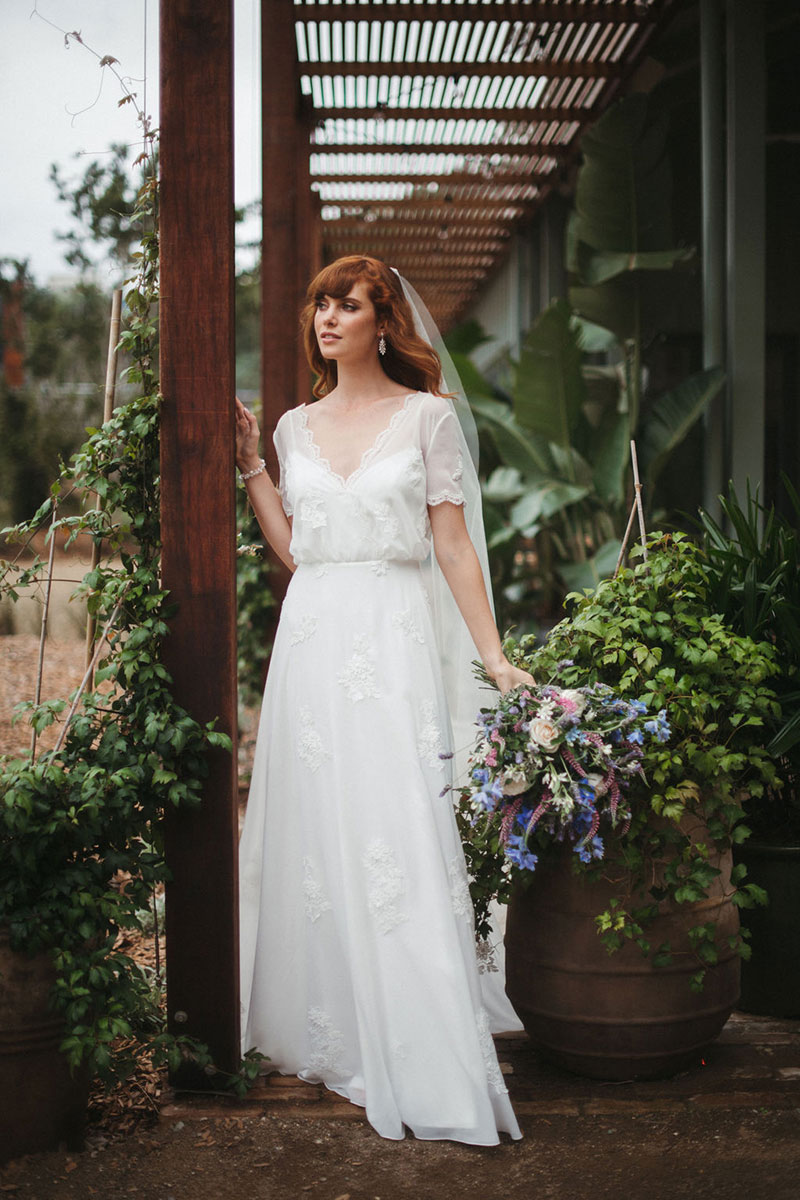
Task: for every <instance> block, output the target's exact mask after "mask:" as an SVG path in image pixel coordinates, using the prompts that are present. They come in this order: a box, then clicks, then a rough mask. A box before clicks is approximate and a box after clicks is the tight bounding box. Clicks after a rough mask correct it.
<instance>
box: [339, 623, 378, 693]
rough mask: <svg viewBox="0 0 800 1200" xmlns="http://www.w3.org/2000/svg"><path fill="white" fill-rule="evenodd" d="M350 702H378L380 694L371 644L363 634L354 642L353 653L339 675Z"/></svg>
mask: <svg viewBox="0 0 800 1200" xmlns="http://www.w3.org/2000/svg"><path fill="white" fill-rule="evenodd" d="M338 679H339V683H340V684H341V685H342V687H343V688H344V690H345V692H346V693H347V698H348V700H352V702H353V704H358V702H359V701H360V700H377V699H379V697H380V692H379V691H378V688H377V686H376V683H375V664H374V663H373V661H372V658H371V656H370V648H369V643H368V642H367V639H366V637H365V636H364V635H363V634H361V635H359V637H357V638H356V639H355V641H354V642H353V653H352V654H351V655H350V658H349V659H348V660H347V662H346V663H345V665H344V667H343V668H342V670H341V671H340V672H339V675H338Z"/></svg>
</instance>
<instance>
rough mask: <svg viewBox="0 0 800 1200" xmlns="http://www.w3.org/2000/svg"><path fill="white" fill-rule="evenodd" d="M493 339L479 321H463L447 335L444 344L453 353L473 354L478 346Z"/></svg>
mask: <svg viewBox="0 0 800 1200" xmlns="http://www.w3.org/2000/svg"><path fill="white" fill-rule="evenodd" d="M491 340H492V339H491V337H490V336H489V334H488V333H485V332H484V329H483V326H482V325H481V324H480V322H479V321H462V323H461V324H460V325H456V326H455V328H454V329H451V330H450V331H449V332H448V333H447V334H446V335H445V338H444V344H445V346H446V347H447V349H448V350H449V351H450V354H451V355H456V354H471V353H472V351H473V350H476V349H477V348H478V346H482V345H483V344H484V342H490V341H491Z"/></svg>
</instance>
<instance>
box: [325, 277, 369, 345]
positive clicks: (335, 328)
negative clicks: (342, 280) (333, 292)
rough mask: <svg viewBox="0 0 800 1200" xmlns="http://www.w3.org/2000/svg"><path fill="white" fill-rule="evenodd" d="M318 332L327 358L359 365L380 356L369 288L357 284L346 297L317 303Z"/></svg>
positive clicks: (362, 281) (360, 282) (327, 297)
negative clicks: (366, 359)
mask: <svg viewBox="0 0 800 1200" xmlns="http://www.w3.org/2000/svg"><path fill="white" fill-rule="evenodd" d="M314 332H315V333H316V335H317V342H318V344H319V348H320V351H321V353H322V356H323V358H332V359H336V361H337V362H340V361H343V360H348V361H352V362H357V361H358V360H359V359H362V358H368V357H369V358H374V357H375V355H376V354H377V352H378V323H377V317H376V314H375V305H374V304H373V303H372V300H371V299H370V296H369V285H368V284H367V283H366V282H365V281H364V280H361V281H359V282H358V283H354V284H353V286H352V287H351V288H350V291H349V292H348V293H347V295H346V296H344V297H342V298H339V299H337V298H336V297H334V296H323V297H322V299H320V300H318V301H317V311H316V313H315V314H314Z"/></svg>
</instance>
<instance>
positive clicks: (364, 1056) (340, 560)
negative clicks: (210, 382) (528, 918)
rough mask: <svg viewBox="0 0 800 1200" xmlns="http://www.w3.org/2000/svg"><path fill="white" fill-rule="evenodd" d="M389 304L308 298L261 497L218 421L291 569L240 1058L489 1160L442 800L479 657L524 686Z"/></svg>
mask: <svg viewBox="0 0 800 1200" xmlns="http://www.w3.org/2000/svg"><path fill="white" fill-rule="evenodd" d="M406 288H407V285H405V283H404V281H402V280H401V279H400V277H399V276H398V275H397V274H396V273H395V272H393V271H392V270H390V269H389V268H388V267H387V266H386V265H385V264H384V263H382V262H379V261H378V260H377V259H374V258H368V257H362V256H351V257H348V258H343V259H339V260H338V261H337V262H334V263H333V264H332V265H330V266H328V267H326V268H325V269H324V270H323V271H321V272H320V274H319V275H318V276H317V277H316V279H314V280H313V282H312V283H311V285H310V287H309V290H308V303H307V306H306V308H305V310H304V313H303V332H304V338H305V345H306V351H307V355H308V358H309V362H310V364H311V366H312V368H313V370H314V371H315V372H316V373H317V375H318V379H317V382H316V385H315V387H314V394H315V396H316V397H317V400H316V402H315V403H313V404H310V405H305V404H304V405H301V406H299V407H298V408H294V409H290V410H289V411H288V412H286V413H284V415H283V416H282V417H281V419H280V421H279V422H278V426H277V428H276V430H275V437H274V441H275V447H276V450H277V454H278V461H279V464H280V479H279V481H278V484H277V487H276V486H275V485H274V484H273V482H272V481H271V480H270V478H269V477H268V475H267V474H266V470H265V465H264V462H263V460H262V459H260V458H259V457H258V443H259V430H258V425H257V423H256V419H255V417H254V416H253V415H252V414H251V413H249V412H248V411H247V410H246V409H245V408H244V406H243V405H241V404H240V403H239V402H238V401H237V409H236V451H237V463H238V466H239V469H240V471H241V477H242V479H243V480H244V481H245V483H246V486H247V490H248V495H249V499H250V502H251V504H252V506H253V509H254V511H255V514H256V517H257V518H258V521H259V524H260V526H261V529H262V530H263V533H264V536H265V537H266V538H267V539H268V541H269V542H270V544H271V545H272V547H273V548H274V550H275V552H276V553H277V554H278V555H279V556H280V558H281V559H282V560H283V561H284V562H285V563H286V564H287V566H288V567H289V568H290V570H292V571H293V575H292V580H291V583H290V585H289V588H288V590H287V593H286V598H285V600H284V603H283V608H282V612H281V619H280V624H279V627H278V632H277V635H276V639H275V645H274V649H273V652H272V658H271V664H270V670H269V677H268V680H267V686H266V691H265V695H264V704H263V708H262V713H261V721H260V726H259V734H258V742H257V747H256V754H255V761H254V766H253V776H252V784H251V788H250V797H249V801H248V806H247V815H246V819H245V824H244V830H243V833H242V839H241V846H240V875H241V972H242V1006H243V1013H242V1022H243V1023H242V1030H243V1047H244V1048H250V1047H256V1048H257V1049H258V1050H260V1051H261V1052H262V1053H264V1054H265V1055H267V1056H268V1057H269V1059H270V1060H271V1063H272V1065H273V1067H274V1068H275V1069H276V1070H279V1071H281V1072H284V1073H288V1074H296V1075H299V1076H300V1077H301V1078H302V1079H305V1080H308V1081H320V1080H321V1081H323V1082H324V1083H325V1084H326V1085H327V1086H328V1087H329V1088H331V1089H333V1090H334V1091H336V1092H338V1093H340V1094H341V1095H343V1096H346V1097H347V1098H348V1099H350V1100H351V1101H353V1102H354V1103H356V1104H360V1105H363V1106H364V1107H365V1109H366V1115H367V1118H368V1119H369V1121H370V1122H371V1124H372V1125H373V1127H374V1128H375V1129H376V1130H377V1131H378V1133H380V1134H382V1135H383V1136H384V1137H388V1138H402V1137H403V1136H404V1134H405V1131H406V1129H409V1130H411V1131H412V1132H413V1133H414V1135H415V1136H416V1137H418V1138H452V1139H455V1140H458V1141H462V1142H468V1143H473V1144H477V1145H492V1144H496V1143H497V1142H498V1140H499V1137H498V1133H499V1131H504V1132H506V1133H508V1134H510V1135H511V1136H512V1137H514V1138H518V1137H520V1136H521V1134H520V1131H519V1127H518V1125H517V1122H516V1119H515V1116H514V1113H513V1110H512V1108H511V1104H510V1101H509V1098H508V1094H507V1090H506V1088H505V1087H504V1085H503V1078H502V1074H501V1072H500V1069H499V1066H498V1062H497V1057H496V1054H495V1050H494V1044H493V1042H492V1037H491V1033H492V1028H493V1027H494V1030H495V1032H499V1031H501V1030H503V1029H511V1028H519V1023H518V1021H517V1020H516V1017H515V1015H514V1013H513V1010H511V1008H510V1006H509V1005H508V1002H507V1001H506V1000H505V997H504V996H502V995H500V994H499V989H498V993H497V994H496V995H495V996H494V997H493V998H492V999H491V1000H489V999H487V997H486V996H484V994H483V993H482V986H481V980H482V977H481V976H480V975H479V971H478V966H477V962H476V953H475V939H474V931H473V924H472V909H471V904H470V897H469V887H468V879H467V875H466V869H465V866H464V858H463V853H462V850H461V844H460V840H459V836H458V832H457V829H456V824H455V819H454V814H453V807H452V802H451V799H450V796H449V785H450V783H451V774H452V772H451V768H452V762H453V754H454V752H455V753H456V755H457V756H463V751H464V750H465V748H468V744H469V742H470V740H471V734H470V729H469V721H470V720H473V719H474V716H475V714H476V712H477V710H478V708H479V707H480V704H481V694H480V691H476V687H477V685H476V684H475V681H474V680H473V679H472V675H471V667H470V659H471V658H473V657H474V654H475V650H477V652H478V654H479V655H480V658H481V660H482V662H483V664H484V667H485V668H486V670H487V672H488V673H489V675H490V676H491V677H492V678H493V679H494V681H495V683H496V685H497V686H498V687H499V688H500V690H501V691H506V690H507V689H509V688H511V687H514V686H516V685H517V684H518V683H521V682H530V681H531V678H530V676H529V675H527V674H526V673H525V672H523V671H520V670H519V669H518V668H516V667H513V666H512V665H511V664H510V663H509V662H508V661H507V659H506V658H505V656H504V654H503V652H502V647H501V641H500V637H499V635H498V632H497V628H496V626H495V623H494V618H493V615H492V609H491V604H490V600H489V595H488V592H487V583H486V572H485V543H484V541H483V529H482V522H481V516H480V492H479V487H478V483H477V477H476V475H475V469H474V466H473V463H472V459H471V457H470V451H469V448H468V444H467V440H466V439H465V435H464V432H463V430H462V425H461V422H460V420H459V416H458V413H457V409H456V406H455V405H454V403H453V398H452V397H451V396H450V395H449V394H448V393H447V391H446V388H445V386H444V384H443V382H442V378H441V365H440V360H439V357H438V356H437V354H436V352H435V351H434V350H433V348H432V346H431V345H430V343H429V342H428V341H427V340H426V338H425V336H424V334H422V333H421V332H420V331H419V329H418V328H417V327H416V326H415V315H417V316H418V314H415V311H414V309H413V308H412V305H411V303H410V302H409V299H408V298H407V292H406V290H405V289H406ZM409 291H410V289H409ZM457 402H458V401H457ZM470 534H472V536H470ZM431 542H432V544H433V554H431ZM482 558H483V564H482V561H481V559H482ZM448 606H449V607H448ZM456 606H457V608H456ZM462 634H463V637H462V636H461V635H462ZM458 761H459V758H458V757H457V759H456V762H457V763H458ZM490 1011H491V1017H490Z"/></svg>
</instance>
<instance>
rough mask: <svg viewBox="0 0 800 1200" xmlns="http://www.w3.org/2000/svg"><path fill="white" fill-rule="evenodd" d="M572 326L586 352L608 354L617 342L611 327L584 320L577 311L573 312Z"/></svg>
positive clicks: (582, 348)
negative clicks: (607, 327)
mask: <svg viewBox="0 0 800 1200" xmlns="http://www.w3.org/2000/svg"><path fill="white" fill-rule="evenodd" d="M572 328H573V329H574V330H575V332H576V333H577V335H578V341H579V343H580V347H581V350H582V351H583V353H584V354H607V353H608V351H609V350H613V348H614V346H615V345H616V344H617V339H616V337H615V335H614V334H613V333H612V332H611V330H610V329H606V328H605V327H604V326H603V325H594V324H593V323H592V322H591V321H584V319H583V318H582V317H579V316H576V314H575V313H573V314H572Z"/></svg>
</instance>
